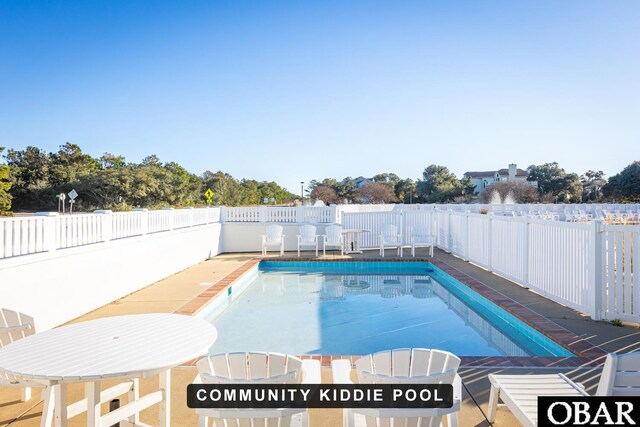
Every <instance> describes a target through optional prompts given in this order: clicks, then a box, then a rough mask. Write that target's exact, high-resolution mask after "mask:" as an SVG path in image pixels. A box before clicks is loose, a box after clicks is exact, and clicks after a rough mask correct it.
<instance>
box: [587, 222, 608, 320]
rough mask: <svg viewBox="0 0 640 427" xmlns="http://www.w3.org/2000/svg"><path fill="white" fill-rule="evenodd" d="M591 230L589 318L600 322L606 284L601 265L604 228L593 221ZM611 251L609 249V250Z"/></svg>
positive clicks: (600, 223)
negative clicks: (591, 299) (591, 300)
mask: <svg viewBox="0 0 640 427" xmlns="http://www.w3.org/2000/svg"><path fill="white" fill-rule="evenodd" d="M592 224H593V229H592V230H591V232H592V236H591V254H590V257H589V258H590V259H589V276H590V278H589V282H590V284H591V286H593V288H592V289H591V292H592V295H593V307H590V310H591V313H589V314H591V316H592V317H593V319H594V320H601V319H602V318H603V314H604V301H603V297H604V293H605V287H606V282H605V280H604V277H603V274H604V269H603V265H602V261H603V258H604V256H605V254H604V245H603V244H602V234H603V232H604V227H603V225H602V221H601V220H599V219H594V220H593V221H592ZM609 250H611V248H609Z"/></svg>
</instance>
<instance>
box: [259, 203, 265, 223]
mask: <svg viewBox="0 0 640 427" xmlns="http://www.w3.org/2000/svg"><path fill="white" fill-rule="evenodd" d="M258 222H267V207H266V206H258Z"/></svg>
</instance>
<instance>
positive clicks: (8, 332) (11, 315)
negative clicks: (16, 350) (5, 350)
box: [0, 308, 36, 348]
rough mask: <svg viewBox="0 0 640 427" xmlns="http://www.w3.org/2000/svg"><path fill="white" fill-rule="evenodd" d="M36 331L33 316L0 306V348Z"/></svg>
mask: <svg viewBox="0 0 640 427" xmlns="http://www.w3.org/2000/svg"><path fill="white" fill-rule="evenodd" d="M35 333H36V325H35V322H34V321H33V317H31V316H27V315H26V314H24V313H19V312H17V311H13V310H9V309H6V308H0V348H2V347H4V346H5V345H7V344H10V343H12V342H14V341H17V340H19V339H21V338H24V337H28V336H29V335H33V334H35Z"/></svg>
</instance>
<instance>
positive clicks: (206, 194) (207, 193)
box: [204, 188, 213, 205]
mask: <svg viewBox="0 0 640 427" xmlns="http://www.w3.org/2000/svg"><path fill="white" fill-rule="evenodd" d="M204 197H206V198H207V204H208V205H210V204H211V202H212V201H213V191H212V190H211V189H210V188H207V191H205V192H204Z"/></svg>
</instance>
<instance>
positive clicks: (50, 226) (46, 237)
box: [36, 212, 58, 252]
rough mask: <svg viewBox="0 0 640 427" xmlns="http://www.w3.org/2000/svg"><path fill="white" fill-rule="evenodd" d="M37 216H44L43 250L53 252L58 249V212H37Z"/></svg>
mask: <svg viewBox="0 0 640 427" xmlns="http://www.w3.org/2000/svg"><path fill="white" fill-rule="evenodd" d="M36 216H44V217H46V218H44V223H43V224H42V250H43V251H45V252H53V251H55V250H56V249H57V248H58V242H57V241H56V240H57V239H56V232H57V228H58V227H57V225H58V218H57V217H58V212H36Z"/></svg>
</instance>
